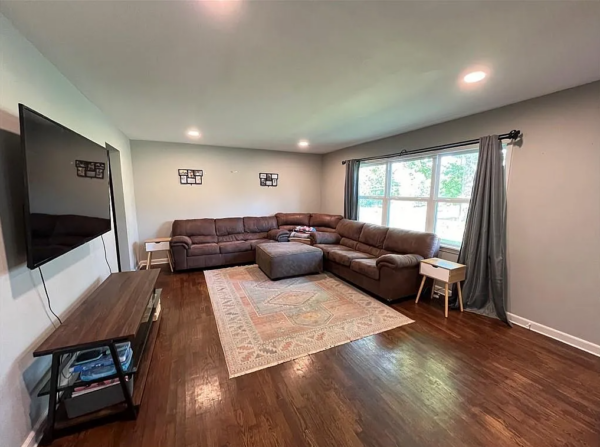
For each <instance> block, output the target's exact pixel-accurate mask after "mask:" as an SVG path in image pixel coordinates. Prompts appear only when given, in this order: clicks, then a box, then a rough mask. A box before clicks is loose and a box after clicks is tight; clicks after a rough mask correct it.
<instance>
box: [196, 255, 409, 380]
mask: <svg viewBox="0 0 600 447" xmlns="http://www.w3.org/2000/svg"><path fill="white" fill-rule="evenodd" d="M204 275H205V276H206V282H207V285H208V291H209V294H210V299H211V301H212V306H213V311H214V314H215V318H216V320H217V327H218V329H219V337H220V338H221V345H222V346H223V352H224V353H225V359H226V361H227V368H228V369H229V377H230V378H231V377H237V376H241V375H243V374H247V373H250V372H253V371H257V370H259V369H263V368H267V367H269V366H273V365H278V364H279V363H283V362H287V361H289V360H293V359H296V358H298V357H303V356H305V355H308V354H312V353H314V352H318V351H323V350H325V349H328V348H331V347H333V346H338V345H341V344H343V343H347V342H349V341H353V340H358V339H359V338H363V337H366V336H368V335H373V334H377V333H379V332H383V331H387V330H389V329H393V328H395V327H398V326H402V325H405V324H408V323H412V322H413V320H411V319H409V318H407V317H405V316H404V315H402V314H401V313H399V312H397V311H395V310H393V309H392V308H390V307H388V306H386V305H385V304H383V303H380V302H379V301H377V300H376V299H375V298H372V297H370V296H368V295H366V294H364V293H362V292H360V291H358V290H357V289H355V288H354V287H351V286H349V285H348V284H346V283H344V282H342V281H341V280H339V279H337V278H335V277H334V276H332V275H329V274H328V273H323V274H320V275H310V276H305V277H301V278H290V279H282V280H279V281H271V280H270V279H269V278H268V277H267V276H266V275H265V274H264V273H263V272H262V271H261V270H260V269H259V268H258V266H257V265H250V266H241V267H233V268H226V269H221V270H209V271H205V272H204Z"/></svg>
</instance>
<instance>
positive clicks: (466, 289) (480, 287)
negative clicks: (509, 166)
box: [452, 135, 508, 324]
mask: <svg viewBox="0 0 600 447" xmlns="http://www.w3.org/2000/svg"><path fill="white" fill-rule="evenodd" d="M458 262H459V263H461V264H465V265H466V266H467V278H466V280H465V282H464V285H463V300H464V306H465V309H468V310H470V311H472V312H476V313H479V314H482V315H487V316H491V317H497V318H499V319H500V320H502V321H504V322H505V323H507V324H508V319H507V317H506V287H507V284H506V190H505V185H504V166H503V165H502V144H501V143H500V141H499V140H498V135H491V136H488V137H483V138H481V139H480V141H479V161H478V162H477V172H476V173H475V180H474V183H473V194H472V196H471V205H470V206H469V213H468V214H467V221H466V224H465V233H464V237H463V244H462V247H461V249H460V253H459V255H458ZM452 295H453V297H456V296H457V294H456V293H453V294H452Z"/></svg>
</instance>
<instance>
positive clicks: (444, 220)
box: [435, 202, 469, 246]
mask: <svg viewBox="0 0 600 447" xmlns="http://www.w3.org/2000/svg"><path fill="white" fill-rule="evenodd" d="M468 211H469V204H468V203H443V202H439V203H438V204H437V209H436V219H435V233H436V234H437V235H438V236H439V237H440V239H441V240H442V242H443V243H445V244H447V245H454V246H460V244H461V243H462V238H463V233H464V231H465V222H466V220H467V212H468Z"/></svg>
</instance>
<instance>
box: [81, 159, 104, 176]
mask: <svg viewBox="0 0 600 447" xmlns="http://www.w3.org/2000/svg"><path fill="white" fill-rule="evenodd" d="M75 167H76V168H77V177H85V178H97V179H103V178H104V171H106V163H103V162H99V161H85V160H75Z"/></svg>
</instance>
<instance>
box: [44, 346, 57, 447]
mask: <svg viewBox="0 0 600 447" xmlns="http://www.w3.org/2000/svg"><path fill="white" fill-rule="evenodd" d="M59 366H60V354H58V353H53V354H52V366H51V367H50V396H49V400H48V426H47V427H46V433H45V436H44V442H47V443H51V442H52V441H53V440H54V422H55V421H56V393H57V388H58V374H59V371H58V369H59Z"/></svg>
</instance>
